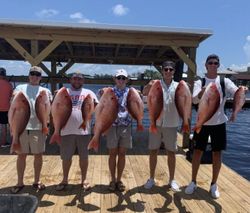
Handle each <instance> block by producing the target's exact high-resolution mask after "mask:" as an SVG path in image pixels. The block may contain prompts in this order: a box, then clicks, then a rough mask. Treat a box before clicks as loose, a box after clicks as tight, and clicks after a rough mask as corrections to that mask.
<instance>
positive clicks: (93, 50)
mask: <svg viewBox="0 0 250 213" xmlns="http://www.w3.org/2000/svg"><path fill="white" fill-rule="evenodd" d="M91 46H92V55H93V56H94V57H95V45H94V44H91Z"/></svg>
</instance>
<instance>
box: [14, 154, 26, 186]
mask: <svg viewBox="0 0 250 213" xmlns="http://www.w3.org/2000/svg"><path fill="white" fill-rule="evenodd" d="M26 157H27V154H18V156H17V162H16V168H17V186H23V185H24V183H23V176H24V171H25V167H26Z"/></svg>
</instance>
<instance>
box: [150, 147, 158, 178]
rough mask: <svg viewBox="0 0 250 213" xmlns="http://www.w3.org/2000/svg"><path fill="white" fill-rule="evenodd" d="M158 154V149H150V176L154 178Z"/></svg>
mask: <svg viewBox="0 0 250 213" xmlns="http://www.w3.org/2000/svg"><path fill="white" fill-rule="evenodd" d="M157 154H158V149H155V150H150V151H149V169H150V178H151V179H154V177H155V168H156V164H157Z"/></svg>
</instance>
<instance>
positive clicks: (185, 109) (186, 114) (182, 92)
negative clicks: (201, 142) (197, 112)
mask: <svg viewBox="0 0 250 213" xmlns="http://www.w3.org/2000/svg"><path fill="white" fill-rule="evenodd" d="M175 105H176V108H177V111H178V113H179V115H180V117H181V118H182V120H183V124H182V131H183V132H186V133H189V132H190V127H189V122H190V118H191V110H192V95H191V92H190V90H189V87H188V85H187V83H186V82H185V81H183V80H181V81H180V82H179V84H178V86H177V88H176V91H175Z"/></svg>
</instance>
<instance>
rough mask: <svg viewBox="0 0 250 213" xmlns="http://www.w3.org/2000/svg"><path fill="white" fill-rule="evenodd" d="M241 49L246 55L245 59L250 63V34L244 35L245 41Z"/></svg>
mask: <svg viewBox="0 0 250 213" xmlns="http://www.w3.org/2000/svg"><path fill="white" fill-rule="evenodd" d="M243 49H244V51H245V54H246V57H247V61H248V63H250V35H248V36H247V37H246V43H245V45H244V46H243Z"/></svg>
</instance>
